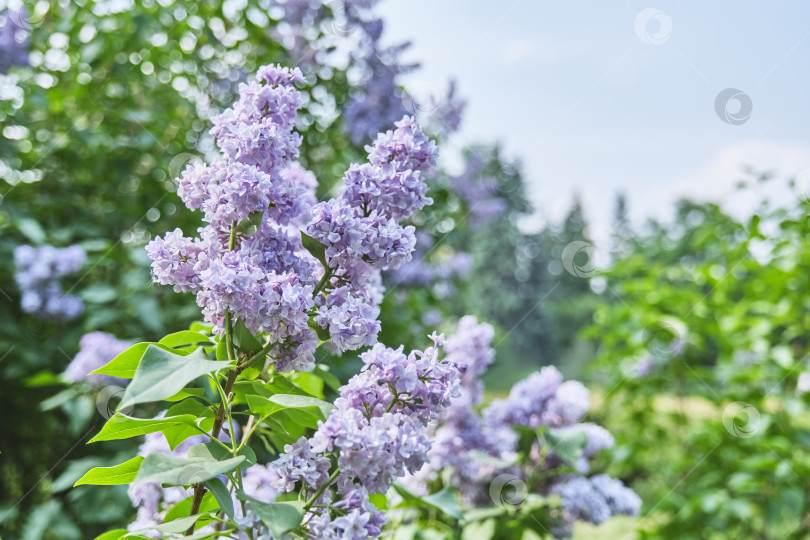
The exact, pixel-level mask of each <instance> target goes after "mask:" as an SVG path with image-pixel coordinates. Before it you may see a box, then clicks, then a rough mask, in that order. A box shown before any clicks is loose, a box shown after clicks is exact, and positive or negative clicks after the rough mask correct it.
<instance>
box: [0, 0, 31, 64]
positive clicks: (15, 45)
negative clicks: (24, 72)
mask: <svg viewBox="0 0 810 540" xmlns="http://www.w3.org/2000/svg"><path fill="white" fill-rule="evenodd" d="M25 16H26V15H25V12H24V11H22V10H20V11H16V10H11V9H8V10H6V11H5V12H4V13H2V14H0V73H6V72H7V71H8V70H9V68H10V67H12V66H25V65H27V64H28V39H29V32H28V30H26V29H25V28H24V27H23V25H22V24H21V23H22V21H23V20H24V18H25Z"/></svg>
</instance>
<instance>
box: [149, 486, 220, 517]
mask: <svg viewBox="0 0 810 540" xmlns="http://www.w3.org/2000/svg"><path fill="white" fill-rule="evenodd" d="M214 480H216V478H215V479H214ZM209 481H210V480H209ZM220 483H221V482H220ZM192 504H194V495H191V496H189V497H186V498H185V499H183V500H182V501H180V502H178V503H177V504H175V505H174V506H172V507H171V508H169V510H168V511H167V512H166V515H165V516H164V517H163V522H164V523H168V522H170V521H174V520H176V519H180V518H185V517H188V516H189V515H190V514H191V505H192ZM218 508H219V504H218V503H217V500H216V498H215V497H214V496H213V495H212V494H210V493H206V494H205V495H203V498H202V500H201V501H200V509H199V511H198V512H197V513H198V514H199V513H205V512H210V511H212V510H216V509H218Z"/></svg>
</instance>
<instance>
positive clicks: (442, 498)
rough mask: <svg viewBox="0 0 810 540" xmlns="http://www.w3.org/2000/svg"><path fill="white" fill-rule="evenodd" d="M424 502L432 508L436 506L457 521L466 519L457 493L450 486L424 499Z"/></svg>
mask: <svg viewBox="0 0 810 540" xmlns="http://www.w3.org/2000/svg"><path fill="white" fill-rule="evenodd" d="M422 500H423V501H424V502H426V503H427V504H428V505H430V506H435V507H436V508H438V509H439V510H441V511H442V512H444V513H445V514H447V515H448V516H450V517H452V518H456V519H464V514H462V513H461V506H459V504H458V500H457V499H456V495H455V493H453V490H452V489H451V488H450V486H444V488H442V490H441V491H439V492H437V493H434V494H433V495H428V496H427V497H422Z"/></svg>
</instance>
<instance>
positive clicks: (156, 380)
mask: <svg viewBox="0 0 810 540" xmlns="http://www.w3.org/2000/svg"><path fill="white" fill-rule="evenodd" d="M226 366H227V364H224V363H222V362H216V361H213V360H208V359H207V358H206V357H205V354H204V353H203V351H202V349H197V350H196V351H194V352H193V353H191V354H190V355H188V356H183V355H178V354H176V353H174V352H171V351H167V350H165V349H161V348H160V347H156V346H154V345H149V347H147V349H146V352H145V353H144V355H143V358H142V359H141V363H140V365H139V366H138V369H137V371H136V372H135V376H134V377H133V378H132V382H131V383H129V386H127V389H126V392H125V393H124V398H123V399H122V400H121V405H120V408H126V407H131V406H132V405H135V404H137V403H148V402H150V401H161V400H163V399H166V398H168V397H172V396H174V395H175V394H177V393H178V392H179V391H181V390H182V389H183V388H184V387H185V386H186V384H188V383H189V382H191V381H193V380H194V379H196V378H197V377H201V376H203V375H206V374H208V373H213V372H215V371H219V370H220V369H223V368H224V367H226Z"/></svg>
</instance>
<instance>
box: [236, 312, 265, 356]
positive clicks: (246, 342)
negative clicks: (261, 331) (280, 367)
mask: <svg viewBox="0 0 810 540" xmlns="http://www.w3.org/2000/svg"><path fill="white" fill-rule="evenodd" d="M233 343H234V345H236V346H237V347H239V349H240V350H242V351H244V352H247V353H256V352H259V351H260V350H262V344H261V343H260V342H259V340H258V339H256V338H255V336H254V335H253V334H251V333H250V330H248V329H247V326H245V323H243V322H242V319H239V320H237V321H236V324H235V325H234V326H233Z"/></svg>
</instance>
